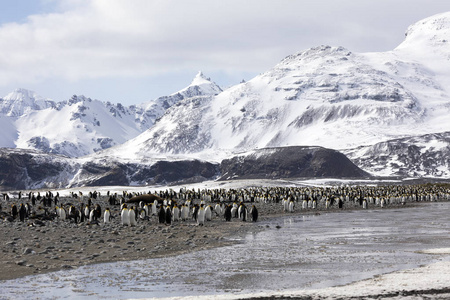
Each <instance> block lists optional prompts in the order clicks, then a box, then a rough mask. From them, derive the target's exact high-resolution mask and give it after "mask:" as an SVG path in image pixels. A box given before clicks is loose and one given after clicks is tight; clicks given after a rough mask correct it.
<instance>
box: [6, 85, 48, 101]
mask: <svg viewBox="0 0 450 300" xmlns="http://www.w3.org/2000/svg"><path fill="white" fill-rule="evenodd" d="M3 100H7V101H23V102H27V103H28V102H34V101H36V100H44V98H43V97H41V96H39V95H38V94H36V93H35V92H34V91H30V90H27V89H23V88H18V89H15V90H14V91H12V92H11V93H9V94H8V95H6V96H5V97H4V98H3Z"/></svg>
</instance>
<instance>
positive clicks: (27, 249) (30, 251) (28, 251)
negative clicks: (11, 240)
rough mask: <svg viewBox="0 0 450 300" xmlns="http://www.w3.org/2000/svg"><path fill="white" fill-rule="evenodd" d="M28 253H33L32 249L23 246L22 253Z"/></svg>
mask: <svg viewBox="0 0 450 300" xmlns="http://www.w3.org/2000/svg"><path fill="white" fill-rule="evenodd" d="M30 253H33V249H31V248H25V250H23V254H30Z"/></svg>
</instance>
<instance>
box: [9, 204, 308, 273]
mask: <svg viewBox="0 0 450 300" xmlns="http://www.w3.org/2000/svg"><path fill="white" fill-rule="evenodd" d="M69 201H71V202H73V199H61V202H62V203H64V202H69ZM104 201H106V200H104ZM10 202H11V203H12V201H10ZM101 202H102V201H101V200H100V201H94V203H101ZM16 203H17V202H16ZM2 204H3V207H4V208H5V206H6V205H5V202H3V203H2ZM101 205H102V207H106V206H105V203H104V202H103V203H101ZM256 205H257V207H258V209H259V215H260V218H259V220H258V222H256V223H253V222H243V221H241V220H239V219H235V218H233V219H232V221H231V222H225V220H224V219H223V218H219V217H217V216H215V217H214V218H213V219H212V221H208V222H206V223H205V225H204V226H198V225H197V223H196V222H195V221H194V220H192V219H190V220H187V221H178V222H172V224H171V225H165V224H159V223H158V219H157V216H153V217H151V219H150V220H138V223H137V225H136V226H133V227H130V226H123V225H121V224H120V215H119V206H115V207H113V208H111V211H112V215H114V216H115V218H114V219H113V220H112V221H111V223H109V224H104V223H103V220H101V221H100V222H99V224H98V225H97V224H94V225H89V224H88V222H83V223H79V224H75V223H73V222H69V221H67V220H66V221H60V220H57V219H55V220H54V221H44V223H45V226H33V225H32V223H33V222H32V220H28V219H26V220H25V222H20V221H19V220H18V219H16V220H14V221H13V222H9V221H7V220H1V221H0V232H1V236H2V238H1V243H0V270H2V272H0V280H7V279H14V278H19V277H23V276H27V275H35V274H41V273H46V272H53V271H58V270H63V269H72V268H77V267H79V266H83V265H87V264H96V263H104V262H114V261H127V260H140V259H148V258H157V257H163V256H174V255H178V254H182V253H186V252H191V251H198V250H203V249H208V248H212V247H221V246H225V245H230V244H232V243H234V241H233V236H241V235H244V234H245V233H247V232H248V231H258V230H263V228H262V227H261V226H259V221H262V220H264V219H267V218H269V217H277V216H281V215H283V209H282V206H281V204H280V203H270V204H256ZM3 210H4V211H6V209H3ZM296 213H299V212H296Z"/></svg>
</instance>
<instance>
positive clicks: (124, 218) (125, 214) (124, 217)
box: [120, 207, 130, 226]
mask: <svg viewBox="0 0 450 300" xmlns="http://www.w3.org/2000/svg"><path fill="white" fill-rule="evenodd" d="M120 218H121V222H122V225H123V226H128V225H130V215H129V211H128V208H127V207H124V208H123V209H122V212H121V213H120Z"/></svg>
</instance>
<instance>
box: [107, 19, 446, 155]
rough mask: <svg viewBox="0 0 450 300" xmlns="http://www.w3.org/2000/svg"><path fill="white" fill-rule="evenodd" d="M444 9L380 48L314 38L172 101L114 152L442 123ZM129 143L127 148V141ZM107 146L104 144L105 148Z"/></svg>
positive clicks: (333, 138)
mask: <svg viewBox="0 0 450 300" xmlns="http://www.w3.org/2000/svg"><path fill="white" fill-rule="evenodd" d="M449 19H450V13H445V14H441V15H437V16H434V17H431V18H429V19H426V20H423V21H420V22H418V23H417V24H414V25H412V26H411V27H410V28H409V29H408V31H407V36H406V39H405V41H404V42H403V43H402V44H401V45H400V46H399V47H397V48H396V49H394V50H393V51H390V52H384V53H352V52H350V51H349V50H347V49H345V48H342V47H330V46H320V47H315V48H312V49H309V50H306V51H303V52H299V53H297V54H294V55H291V56H288V57H286V58H285V59H284V60H282V61H281V62H280V63H279V64H278V65H276V66H275V67H274V68H273V69H271V70H269V71H267V72H265V73H263V74H261V75H259V76H257V77H255V78H253V79H252V80H249V81H248V82H245V83H242V84H239V85H236V86H233V87H231V88H229V89H227V90H225V91H223V92H222V93H220V94H219V95H217V96H214V97H195V98H189V99H186V100H183V101H180V102H178V103H177V105H175V106H173V107H171V108H170V109H169V110H168V111H167V112H166V114H165V115H164V116H163V117H162V118H161V119H160V120H159V122H157V123H156V124H155V126H153V127H152V128H150V129H149V130H147V131H146V132H144V133H143V134H141V135H140V136H138V137H136V138H135V139H133V140H131V141H128V142H127V143H126V144H124V145H123V146H121V147H118V148H115V149H114V152H115V153H117V155H119V156H120V155H122V154H121V153H125V152H126V153H129V152H130V151H134V153H135V154H136V156H141V155H144V154H145V153H152V152H153V153H166V152H170V153H195V152H201V151H203V150H211V149H218V150H219V149H227V150H233V151H234V150H246V149H253V148H262V147H282V146H290V145H319V146H323V147H328V148H332V149H349V148H353V147H356V146H360V145H372V144H374V143H378V142H381V141H387V140H390V139H395V138H401V137H407V136H414V135H422V134H427V133H435V132H441V131H446V130H448V129H449V128H450V119H449V118H447V116H448V114H449V112H450V94H449V90H448V89H449V85H448V84H447V83H448V82H450V71H449V70H450V60H449V56H450V44H449V43H448V42H447V41H446V39H447V38H448V37H449V36H450V25H449ZM132 149H133V150H132ZM109 153H110V152H109Z"/></svg>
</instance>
